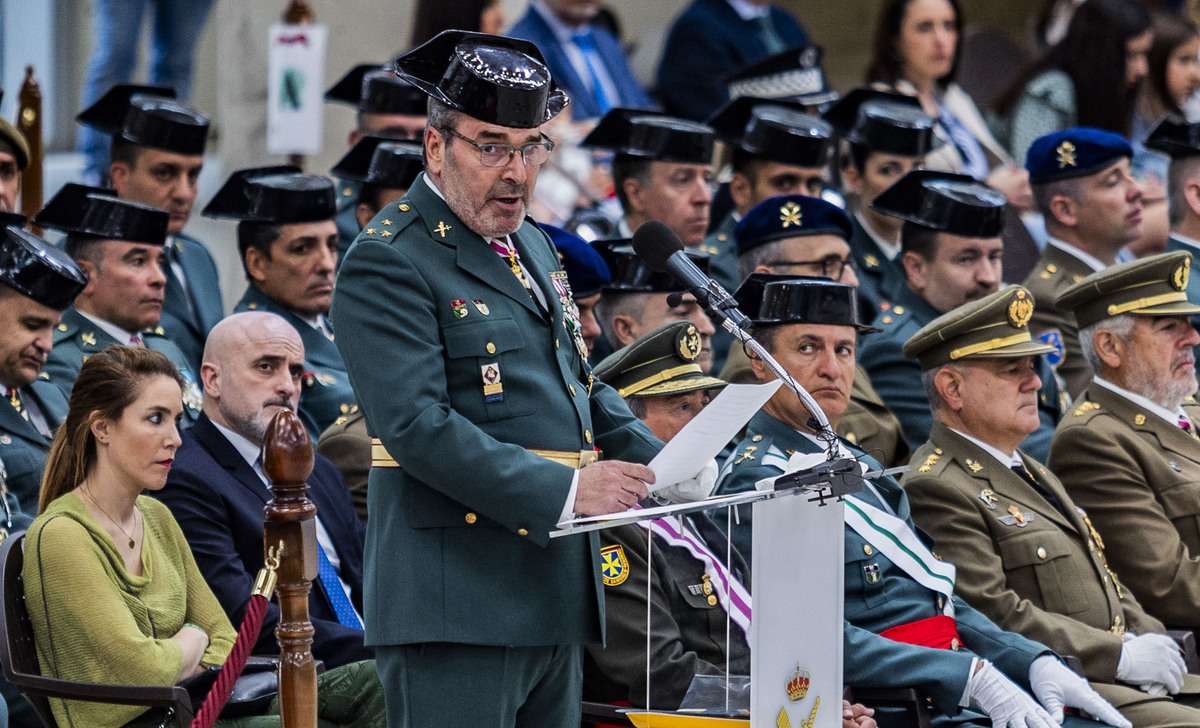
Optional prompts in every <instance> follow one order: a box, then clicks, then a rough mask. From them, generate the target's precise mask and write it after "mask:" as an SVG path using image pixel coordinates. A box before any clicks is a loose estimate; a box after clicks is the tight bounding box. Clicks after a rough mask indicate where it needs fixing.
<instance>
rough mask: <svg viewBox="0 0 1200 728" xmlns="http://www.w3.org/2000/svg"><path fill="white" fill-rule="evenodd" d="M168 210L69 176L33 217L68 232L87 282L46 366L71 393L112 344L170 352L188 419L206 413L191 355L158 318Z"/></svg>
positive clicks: (67, 246)
mask: <svg viewBox="0 0 1200 728" xmlns="http://www.w3.org/2000/svg"><path fill="white" fill-rule="evenodd" d="M169 219H170V216H169V215H167V213H165V212H163V211H162V210H157V209H155V208H153V207H147V206H146V205H142V204H138V203H136V202H130V201H129V200H122V199H119V198H117V197H112V196H111V190H104V189H101V188H98V187H86V186H84V185H77V184H68V185H66V186H64V187H63V188H62V189H61V190H60V191H59V192H58V194H57V195H55V196H54V197H53V198H51V200H50V201H49V202H47V203H46V206H45V207H43V208H42V210H41V212H39V213H38V214H37V215H35V216H34V218H33V224H34V225H38V226H40V227H44V228H50V229H51V230H59V231H61V232H64V233H66V234H67V238H66V243H65V244H64V247H65V249H66V252H67V255H69V256H71V257H72V258H74V259H75V262H76V263H78V264H79V267H80V268H81V269H82V270H83V271H84V273H86V274H87V286H85V287H84V289H83V291H82V292H81V293H80V294H79V296H78V297H77V298H76V299H75V304H74V305H73V306H71V307H70V308H68V309H67V310H66V311H65V312H64V313H63V317H62V321H61V322H60V323H59V324H58V326H57V327H55V330H54V348H53V349H52V350H51V351H50V355H49V356H48V357H47V358H46V366H45V374H46V375H47V376H49V377H50V381H51V383H53V384H56V385H58V388H59V390H61V391H62V393H63V395H64V396H66V397H70V396H71V388H72V387H73V386H75V378H76V377H77V376H78V375H79V370H80V368H82V367H83V362H84V360H85V359H87V358H88V357H89V356H91V355H92V354H95V353H96V352H98V351H103V350H105V349H107V348H108V347H110V346H112V345H113V344H120V345H122V346H145V347H147V348H150V349H154V350H155V351H159V352H162V353H163V354H165V355H166V357H167V358H168V359H170V360H171V363H172V364H174V365H175V366H177V367H179V373H180V374H181V375H182V376H183V379H184V383H185V384H184V387H183V426H184V427H191V425H192V423H193V422H195V420H196V417H197V416H199V414H200V408H201V406H202V405H203V397H202V395H201V393H200V386H199V384H197V381H198V380H197V379H196V376H195V373H194V372H193V371H192V368H191V365H190V364H189V363H188V361H187V358H186V357H185V356H184V355H183V352H182V351H180V349H179V347H178V346H176V345H175V343H174V342H173V341H171V340H170V339H169V338H167V337H166V335H165V334H164V333H163V329H162V327H160V326H159V325H158V322H159V318H160V317H161V316H162V307H163V296H164V292H163V291H164V289H165V287H166V283H167V276H166V269H167V263H166V254H165V253H164V252H163V244H164V243H165V242H166V239H167V225H168V222H169Z"/></svg>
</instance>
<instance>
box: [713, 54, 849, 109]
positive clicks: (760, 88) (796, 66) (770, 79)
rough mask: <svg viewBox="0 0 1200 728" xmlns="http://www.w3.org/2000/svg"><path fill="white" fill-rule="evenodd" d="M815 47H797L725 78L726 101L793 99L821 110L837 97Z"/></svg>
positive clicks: (820, 55)
mask: <svg viewBox="0 0 1200 728" xmlns="http://www.w3.org/2000/svg"><path fill="white" fill-rule="evenodd" d="M824 55H825V51H824V50H823V49H822V48H821V46H817V45H800V46H795V47H793V48H788V49H787V50H784V51H780V52H779V53H776V54H775V55H773V56H768V57H767V58H764V59H763V60H761V61H757V62H755V63H752V64H750V65H749V66H746V67H744V68H742V69H741V70H739V71H735V72H734V73H732V74H730V75H729V76H726V77H725V85H726V86H727V88H728V89H729V97H730V98H734V99H736V98H737V97H739V96H758V97H760V98H768V99H792V100H795V101H799V102H800V103H802V104H804V105H805V106H820V105H821V104H825V103H827V102H829V101H833V100H834V99H836V98H837V97H838V94H837V91H834V90H833V89H831V88H830V87H829V83H828V82H827V81H826V79H825V70H824V68H822V66H821V58H822V56H824Z"/></svg>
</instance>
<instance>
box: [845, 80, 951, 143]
mask: <svg viewBox="0 0 1200 728" xmlns="http://www.w3.org/2000/svg"><path fill="white" fill-rule="evenodd" d="M821 116H822V118H824V119H825V121H828V122H829V123H830V124H832V125H833V128H834V129H836V130H837V132H838V134H839V135H841V137H842V138H843V139H845V140H846V141H849V142H853V143H855V144H861V145H863V146H864V147H866V148H867V149H869V150H871V151H873V152H886V153H888V154H896V155H899V156H903V157H923V156H925V153H926V152H928V151H929V149H930V148H931V146H932V145H933V127H934V120H933V117H932V116H930V115H929V114H926V113H925V111H924V110H923V109H922V108H921V102H920V101H919V100H918V99H917V97H916V96H909V95H908V94H901V93H896V92H894V91H880V90H879V89H873V88H870V87H866V86H864V87H862V88H856V89H854V90H853V91H851V92H850V93H848V94H846V95H845V96H843V97H842V98H840V99H838V101H837V103H835V104H834V105H833V106H831V107H830V108H829V110H828V111H826V112H825V113H824V114H822V115H821Z"/></svg>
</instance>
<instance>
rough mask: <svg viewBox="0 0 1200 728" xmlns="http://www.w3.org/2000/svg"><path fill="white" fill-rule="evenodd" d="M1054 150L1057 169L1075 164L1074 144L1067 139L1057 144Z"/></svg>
mask: <svg viewBox="0 0 1200 728" xmlns="http://www.w3.org/2000/svg"><path fill="white" fill-rule="evenodd" d="M1054 151H1055V153H1057V154H1058V168H1059V169H1063V168H1064V167H1074V166H1075V164H1076V162H1075V145H1074V144H1072V143H1071V142H1069V141H1066V142H1063V143H1062V144H1059V145H1058V148H1057V149H1055V150H1054Z"/></svg>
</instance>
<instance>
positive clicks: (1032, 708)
mask: <svg viewBox="0 0 1200 728" xmlns="http://www.w3.org/2000/svg"><path fill="white" fill-rule="evenodd" d="M1036 663H1037V661H1036V660H1035V661H1034V664H1036ZM967 697H968V698H969V699H970V700H971V701H972V702H973V703H975V705H977V706H978V707H979V709H980V710H982V711H983V712H984V713H985V714H987V716H988V717H989V718H991V719H992V726H993V728H1057V724H1056V723H1055V722H1054V719H1053V718H1051V717H1050V716H1049V715H1047V713H1046V711H1044V710H1042V706H1040V705H1038V704H1037V701H1036V700H1034V699H1033V698H1032V697H1030V696H1029V693H1027V692H1025V691H1024V690H1022V689H1021V688H1020V687H1019V686H1017V684H1016V683H1014V682H1013V681H1012V680H1009V679H1008V678H1007V677H1005V676H1004V674H1003V673H1001V672H1000V671H999V670H997V669H996V668H995V667H994V666H993V665H992V663H990V662H988V661H987V660H984V661H983V667H981V668H980V669H979V670H978V671H977V672H975V674H974V675H972V676H971V678H970V680H969V681H968V682H967ZM1059 716H1060V717H1059V720H1060V721H1061V720H1062V717H1061V716H1062V712H1061V711H1060V712H1059Z"/></svg>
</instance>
